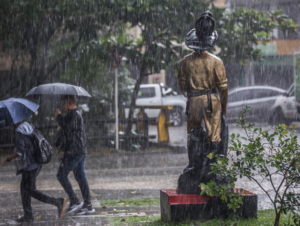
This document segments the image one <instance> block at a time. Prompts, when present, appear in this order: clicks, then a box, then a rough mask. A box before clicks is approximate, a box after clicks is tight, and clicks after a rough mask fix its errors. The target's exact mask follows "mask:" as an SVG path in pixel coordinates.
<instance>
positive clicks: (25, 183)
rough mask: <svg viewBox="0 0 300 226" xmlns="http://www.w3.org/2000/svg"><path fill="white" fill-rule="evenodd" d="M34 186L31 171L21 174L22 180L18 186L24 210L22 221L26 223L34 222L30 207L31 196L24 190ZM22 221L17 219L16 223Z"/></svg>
mask: <svg viewBox="0 0 300 226" xmlns="http://www.w3.org/2000/svg"><path fill="white" fill-rule="evenodd" d="M32 186H35V177H33V176H32V171H26V172H24V173H22V180H21V184H20V189H21V198H22V205H23V210H24V217H23V220H24V221H27V222H32V221H33V220H34V217H33V213H32V207H31V196H30V194H29V192H28V190H27V189H26V187H32ZM18 220H19V221H20V222H21V221H22V219H21V218H20V219H17V221H18Z"/></svg>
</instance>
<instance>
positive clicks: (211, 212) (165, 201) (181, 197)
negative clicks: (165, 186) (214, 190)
mask: <svg viewBox="0 0 300 226" xmlns="http://www.w3.org/2000/svg"><path fill="white" fill-rule="evenodd" d="M235 191H239V189H235ZM242 196H243V204H242V205H241V207H240V208H239V209H237V210H236V212H234V211H233V210H232V209H228V207H227V204H226V203H222V201H221V199H220V197H219V196H218V195H214V196H212V197H210V196H200V195H195V194H179V193H178V192H177V190H175V189H169V190H161V191H160V209H161V219H162V220H163V221H164V222H174V221H180V220H185V219H191V220H210V219H213V218H227V217H229V216H237V217H241V218H257V195H255V194H253V193H251V192H249V191H246V190H243V194H242Z"/></svg>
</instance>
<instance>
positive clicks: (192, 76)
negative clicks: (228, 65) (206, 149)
mask: <svg viewBox="0 0 300 226" xmlns="http://www.w3.org/2000/svg"><path fill="white" fill-rule="evenodd" d="M177 79H178V83H179V87H180V90H181V92H182V94H183V95H184V96H186V97H188V98H189V101H190V104H189V109H187V110H189V112H190V116H189V118H188V120H187V124H188V125H187V133H188V143H189V137H190V132H191V130H192V129H194V128H197V127H200V126H201V121H202V120H204V123H205V127H206V132H207V139H208V142H220V141H221V136H220V134H221V110H222V113H223V114H224V116H226V106H227V99H228V89H227V78H226V71H225V67H224V64H223V62H222V61H221V59H220V58H218V57H216V56H215V55H213V54H210V53H208V52H207V51H203V52H197V51H195V52H193V53H192V54H189V55H187V56H185V57H184V58H183V59H182V60H180V61H179V63H178V77H177ZM187 82H189V84H190V90H187ZM215 88H217V89H218V92H219V96H220V100H219V99H218V96H217V93H216V92H212V93H209V94H207V93H205V92H210V91H211V90H215ZM201 92H202V93H204V94H201ZM189 93H191V94H197V93H198V94H199V93H200V95H194V96H193V95H190V97H189ZM210 106H211V107H210Z"/></svg>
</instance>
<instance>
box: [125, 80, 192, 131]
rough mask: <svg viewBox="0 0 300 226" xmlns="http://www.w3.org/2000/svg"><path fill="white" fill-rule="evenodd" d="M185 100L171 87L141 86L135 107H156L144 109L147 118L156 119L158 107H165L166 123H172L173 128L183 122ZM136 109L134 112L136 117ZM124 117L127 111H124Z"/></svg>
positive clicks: (160, 85)
mask: <svg viewBox="0 0 300 226" xmlns="http://www.w3.org/2000/svg"><path fill="white" fill-rule="evenodd" d="M186 100H187V99H186V98H185V97H184V96H183V95H181V94H180V95H179V94H177V93H176V92H174V91H173V89H172V88H171V87H166V86H164V85H163V84H142V85H140V89H139V92H138V96H137V99H136V102H135V103H136V105H137V106H139V105H140V106H149V107H151V106H152V107H153V106H157V107H158V108H156V109H151V108H145V112H146V114H147V115H148V117H158V115H159V112H160V109H159V107H160V106H167V114H168V121H170V122H174V126H181V125H182V123H183V121H184V120H185V114H184V111H185V107H186ZM138 111H139V110H138V109H136V110H135V112H134V116H135V117H136V115H137V113H138ZM125 114H126V117H127V116H128V109H125Z"/></svg>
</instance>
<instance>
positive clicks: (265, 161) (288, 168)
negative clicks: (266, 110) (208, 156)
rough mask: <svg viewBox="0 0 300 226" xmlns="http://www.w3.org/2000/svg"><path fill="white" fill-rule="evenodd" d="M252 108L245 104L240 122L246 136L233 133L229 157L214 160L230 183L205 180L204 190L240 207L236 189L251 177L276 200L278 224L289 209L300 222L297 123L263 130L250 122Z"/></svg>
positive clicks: (229, 204) (276, 219)
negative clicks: (238, 181) (264, 182)
mask: <svg viewBox="0 0 300 226" xmlns="http://www.w3.org/2000/svg"><path fill="white" fill-rule="evenodd" d="M249 109H250V107H248V106H246V107H244V108H243V110H242V111H241V112H240V113H239V115H238V117H239V120H238V123H237V126H239V127H241V128H243V129H244V131H245V134H246V136H245V137H243V136H241V135H240V134H235V133H233V134H231V135H230V138H231V139H230V144H231V146H230V147H229V149H230V151H229V155H228V156H229V157H228V158H219V159H218V161H217V162H216V163H214V164H212V171H213V173H215V174H218V175H220V176H221V177H227V178H228V180H229V184H228V185H227V186H226V185H220V186H217V185H216V184H215V183H214V182H212V181H211V182H210V183H208V184H206V185H205V184H201V187H202V188H203V191H202V193H201V194H208V195H212V194H219V195H220V196H221V199H222V200H223V201H225V202H228V207H229V208H233V209H234V210H236V209H237V208H238V207H239V206H240V204H241V203H242V202H241V194H240V193H235V192H233V190H232V189H233V188H234V187H235V183H236V182H237V180H238V178H242V177H247V178H248V179H249V180H250V181H253V182H255V183H257V185H258V186H259V187H260V188H261V189H262V191H263V192H264V193H265V194H266V195H267V196H268V198H269V200H270V201H271V203H272V204H273V207H274V211H275V220H274V226H277V225H279V222H280V216H281V214H283V213H284V214H287V212H288V211H291V213H292V214H293V221H294V223H295V224H296V225H299V224H300V221H299V215H298V214H297V207H298V208H299V205H300V202H299V200H300V194H299V190H298V191H297V188H299V183H300V153H299V147H300V146H299V144H298V141H297V136H296V135H295V124H293V126H292V128H289V127H287V126H286V125H285V124H282V125H276V126H275V127H274V128H272V129H269V130H262V128H261V127H255V124H253V123H249V124H248V125H247V124H246V121H245V117H246V114H247V112H248V111H249ZM212 157H218V156H213V155H212ZM229 162H231V163H229ZM259 177H261V178H262V179H264V180H265V181H268V183H269V185H270V188H271V189H266V187H265V186H263V185H262V182H261V181H260V180H259Z"/></svg>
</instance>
